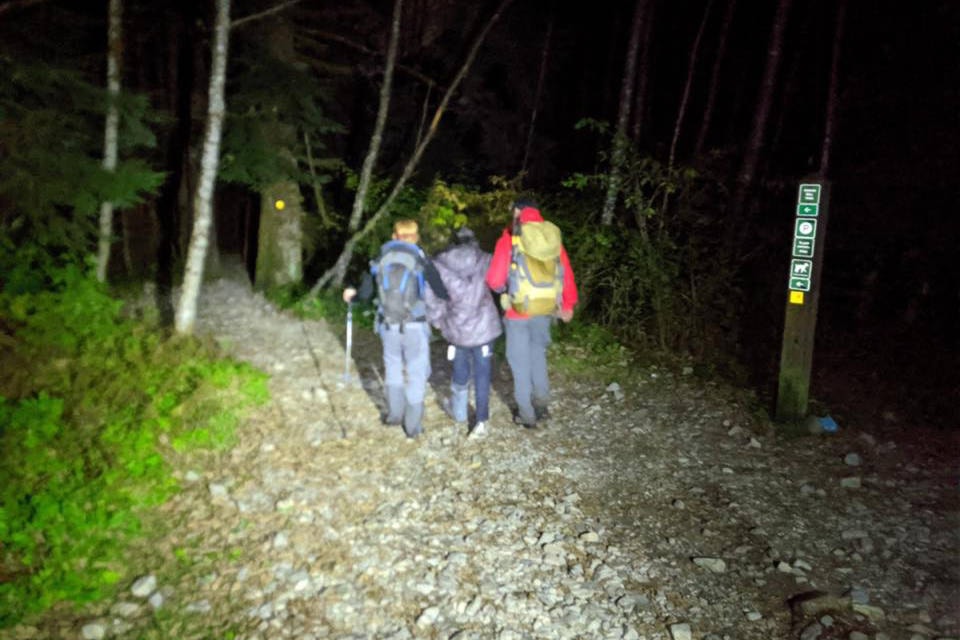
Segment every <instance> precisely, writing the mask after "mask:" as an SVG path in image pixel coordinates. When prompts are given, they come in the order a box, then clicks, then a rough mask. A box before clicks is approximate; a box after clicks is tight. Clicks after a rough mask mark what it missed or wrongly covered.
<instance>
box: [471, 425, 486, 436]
mask: <svg viewBox="0 0 960 640" xmlns="http://www.w3.org/2000/svg"><path fill="white" fill-rule="evenodd" d="M486 434H487V423H486V422H482V421H481V422H478V423H477V424H475V425H474V427H473V429H472V430H471V431H470V434H469V435H470V436H471V437H477V438H478V437H480V436H484V435H486Z"/></svg>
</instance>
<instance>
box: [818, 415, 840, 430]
mask: <svg viewBox="0 0 960 640" xmlns="http://www.w3.org/2000/svg"><path fill="white" fill-rule="evenodd" d="M820 426H821V427H823V430H824V431H825V432H826V433H835V432H836V431H837V423H836V421H835V420H834V419H833V418H831V417H830V416H823V417H822V418H820Z"/></svg>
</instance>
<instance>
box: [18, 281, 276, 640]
mask: <svg viewBox="0 0 960 640" xmlns="http://www.w3.org/2000/svg"><path fill="white" fill-rule="evenodd" d="M11 282H12V279H11V280H8V281H7V286H6V288H5V290H4V291H3V292H2V293H0V338H2V340H0V358H2V359H3V360H4V361H5V362H6V363H9V364H12V365H13V366H9V367H8V366H5V367H4V368H3V370H2V371H0V628H3V627H7V626H10V625H12V624H15V623H17V622H18V621H20V620H22V619H23V618H25V617H27V616H30V615H32V614H38V613H41V612H43V611H45V610H47V609H49V608H50V607H52V606H54V605H57V604H62V603H68V604H71V603H72V604H74V605H82V604H84V603H89V602H94V601H97V600H100V599H103V598H106V597H108V596H110V595H111V594H113V593H114V592H115V590H116V589H117V587H118V585H120V584H123V583H124V582H125V581H128V580H129V579H130V578H131V577H132V576H130V575H128V571H132V570H133V569H130V568H129V565H128V563H127V562H126V560H125V553H126V551H127V550H128V549H129V545H130V543H131V542H132V541H133V540H135V539H136V536H139V535H142V534H143V533H144V532H143V531H142V529H143V523H144V520H145V516H146V515H147V514H148V513H149V511H148V510H149V509H150V508H151V507H154V506H156V505H159V504H161V503H162V502H164V501H165V500H166V499H168V498H169V497H170V496H171V495H173V494H174V493H175V492H176V491H177V490H178V485H177V482H176V481H175V479H174V477H173V475H172V467H171V462H172V461H173V460H174V459H176V457H178V456H184V455H190V454H191V453H195V452H199V451H208V450H216V449H218V448H221V447H225V446H227V445H229V444H230V443H231V442H232V441H233V438H234V432H235V429H236V427H237V425H238V424H239V421H240V419H241V418H242V416H243V413H244V411H245V410H246V409H247V408H248V407H250V406H252V405H254V404H257V403H262V402H265V401H266V400H267V394H268V392H267V387H266V379H265V376H264V375H263V374H261V373H258V372H256V371H255V370H253V369H252V368H251V367H249V366H247V365H245V364H238V363H236V362H231V361H229V360H226V359H224V358H222V357H221V356H220V355H219V354H218V353H217V352H216V349H215V347H214V346H213V345H211V344H207V343H204V342H202V341H200V340H197V339H193V338H184V337H176V338H167V337H164V336H163V335H162V334H161V333H159V332H157V331H156V330H153V329H150V328H148V327H145V326H144V325H142V324H137V323H135V322H132V321H129V320H125V319H124V318H122V316H121V314H120V306H121V303H120V302H118V301H117V300H114V299H113V298H111V297H109V296H108V295H107V294H106V292H105V291H104V290H103V288H102V287H101V286H99V285H98V284H97V283H95V282H93V281H92V280H91V279H90V278H88V277H86V276H84V275H83V274H82V273H81V272H80V271H79V270H76V269H71V268H67V269H65V270H63V271H60V272H57V274H56V276H55V278H54V281H53V282H52V283H45V284H46V286H45V287H44V289H43V290H38V289H37V288H36V287H21V288H20V290H17V289H18V287H15V286H12V285H11Z"/></svg>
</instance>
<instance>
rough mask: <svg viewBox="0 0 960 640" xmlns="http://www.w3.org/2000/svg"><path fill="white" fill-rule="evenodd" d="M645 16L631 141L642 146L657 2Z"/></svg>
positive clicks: (648, 7)
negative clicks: (641, 139)
mask: <svg viewBox="0 0 960 640" xmlns="http://www.w3.org/2000/svg"><path fill="white" fill-rule="evenodd" d="M645 11H646V14H645V15H644V16H643V33H642V34H641V35H640V39H641V43H640V58H639V59H638V60H637V80H636V82H637V88H636V90H635V91H634V99H633V113H632V114H631V116H632V124H631V126H630V139H631V140H632V141H633V143H634V144H637V145H639V144H640V136H641V135H642V134H643V118H644V116H645V114H646V113H647V91H648V88H649V86H650V68H651V53H650V52H651V45H652V42H653V37H652V36H653V23H654V20H656V14H657V2H656V0H650V1H649V2H648V3H647V7H646V9H645Z"/></svg>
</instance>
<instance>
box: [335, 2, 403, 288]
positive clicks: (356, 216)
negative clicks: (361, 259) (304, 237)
mask: <svg viewBox="0 0 960 640" xmlns="http://www.w3.org/2000/svg"><path fill="white" fill-rule="evenodd" d="M402 12H403V0H394V3H393V20H392V22H391V26H390V43H389V44H388V45H387V61H386V64H385V65H384V68H383V86H381V87H380V104H379V106H378V107H377V119H376V122H375V123H374V127H373V135H372V136H370V148H369V149H368V150H367V157H366V158H364V159H363V167H362V168H361V170H360V181H359V183H358V184H357V193H356V195H355V196H354V198H353V211H352V212H351V213H350V222H349V225H348V227H347V230H348V231H349V232H350V234H354V233H356V231H357V229H358V228H360V222H361V221H362V220H363V209H364V204H365V203H366V200H367V191H368V190H369V189H370V180H371V178H372V177H373V168H374V166H376V163H377V156H378V155H379V154H380V146H381V143H382V142H383V129H384V127H385V126H386V123H387V113H388V112H389V110H390V94H391V91H392V88H393V68H394V66H395V65H396V61H397V42H398V41H399V40H400V17H401V15H402ZM344 251H346V252H348V254H349V255H347V256H346V258H345V259H344V260H343V261H337V266H338V269H337V271H336V273H335V274H334V276H333V280H334V284H335V285H336V286H338V287H339V286H342V285H343V279H344V277H345V276H346V275H347V265H349V264H350V259H351V258H352V257H353V245H352V244H351V245H347V246H345V247H344Z"/></svg>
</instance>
